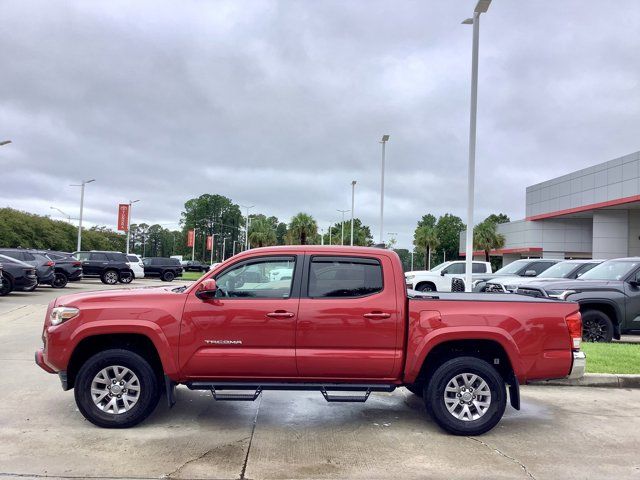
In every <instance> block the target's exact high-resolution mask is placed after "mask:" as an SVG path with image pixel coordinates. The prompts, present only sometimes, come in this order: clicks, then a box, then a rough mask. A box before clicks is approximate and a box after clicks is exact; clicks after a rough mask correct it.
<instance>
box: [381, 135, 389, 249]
mask: <svg viewBox="0 0 640 480" xmlns="http://www.w3.org/2000/svg"><path fill="white" fill-rule="evenodd" d="M388 141H389V135H383V136H382V141H380V143H381V144H382V174H381V175H380V243H381V244H383V243H384V161H385V158H384V157H385V147H386V146H387V142H388Z"/></svg>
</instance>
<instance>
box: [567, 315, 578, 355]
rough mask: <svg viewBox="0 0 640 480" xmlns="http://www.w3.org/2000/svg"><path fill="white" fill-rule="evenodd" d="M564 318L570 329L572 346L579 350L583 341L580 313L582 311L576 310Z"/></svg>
mask: <svg viewBox="0 0 640 480" xmlns="http://www.w3.org/2000/svg"><path fill="white" fill-rule="evenodd" d="M564 320H565V322H566V323H567V328H568V330H569V338H570V340H571V348H572V349H574V350H579V349H580V344H581V343H582V315H580V312H575V313H572V314H571V315H569V316H568V317H567V318H565V319H564Z"/></svg>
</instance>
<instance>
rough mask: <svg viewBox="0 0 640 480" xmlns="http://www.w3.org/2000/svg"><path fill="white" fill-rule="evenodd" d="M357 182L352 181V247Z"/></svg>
mask: <svg viewBox="0 0 640 480" xmlns="http://www.w3.org/2000/svg"><path fill="white" fill-rule="evenodd" d="M356 183H357V182H356V181H355V180H352V181H351V246H352V247H353V211H354V210H355V201H356Z"/></svg>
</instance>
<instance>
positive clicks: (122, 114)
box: [0, 0, 640, 247]
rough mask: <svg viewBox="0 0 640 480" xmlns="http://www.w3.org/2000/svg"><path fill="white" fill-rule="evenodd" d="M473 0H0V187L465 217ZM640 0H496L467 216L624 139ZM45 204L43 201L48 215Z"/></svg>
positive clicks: (143, 213)
mask: <svg viewBox="0 0 640 480" xmlns="http://www.w3.org/2000/svg"><path fill="white" fill-rule="evenodd" d="M474 6H475V0H457V1H444V0H442V1H438V2H436V1H428V2H427V1H415V2H413V1H402V2H389V1H370V0H367V1H364V0H362V1H348V2H347V1H327V0H323V1H311V0H308V1H295V2H285V1H272V2H268V1H257V0H256V1H238V0H233V1H229V2H221V1H208V2H207V1H191V2H188V1H174V2H161V1H148V2H144V1H136V2H130V1H120V2H119V1H103V2H94V1H91V2H88V1H77V2H73V1H64V2H63V1H59V2H56V1H49V0H47V1H40V2H37V1H25V0H19V1H8V0H7V1H4V2H2V3H1V4H0V18H1V19H2V28H0V46H1V47H0V69H1V70H0V72H1V73H0V86H1V89H0V140H4V139H11V140H12V141H13V144H11V145H8V146H4V147H0V206H10V207H12V208H17V209H21V210H26V211H30V212H34V213H40V214H52V216H56V212H53V211H52V210H50V206H55V207H58V208H60V209H62V210H64V211H66V212H68V213H69V214H71V215H73V216H77V211H78V203H79V191H78V189H77V188H73V187H69V186H68V185H69V184H70V183H78V181H79V180H81V179H83V178H85V179H86V178H95V179H96V183H93V184H91V185H89V186H88V187H87V192H86V199H85V216H86V220H87V221H88V222H89V223H90V224H100V225H103V224H104V225H108V226H110V227H112V228H115V224H116V211H117V204H118V203H120V202H126V201H128V200H129V199H137V198H139V199H141V202H140V203H139V204H137V205H136V207H135V210H134V219H133V221H135V222H139V221H147V222H149V223H151V222H153V223H156V222H157V223H162V224H167V227H170V228H175V227H177V225H171V223H172V222H177V221H178V219H179V214H180V212H181V210H182V207H183V204H184V202H185V201H186V200H187V199H189V198H191V197H194V196H198V195H200V194H202V193H218V194H222V195H226V196H228V197H230V198H232V199H233V200H234V201H235V202H237V203H240V204H255V205H256V206H257V207H256V209H257V211H259V212H262V213H265V214H267V215H276V216H277V217H279V218H280V219H281V220H284V221H288V219H289V218H290V217H291V216H292V215H294V214H295V213H297V212H298V211H305V212H308V213H310V214H312V215H313V216H314V217H315V218H316V219H317V220H318V221H319V223H320V225H321V226H323V227H325V229H326V226H327V225H328V224H329V223H330V222H331V221H336V220H337V219H338V217H339V215H340V214H339V213H338V212H337V211H336V209H348V208H350V206H351V205H350V202H351V187H350V183H351V180H353V179H355V180H357V181H358V184H357V190H356V215H357V216H358V217H360V218H362V219H363V221H364V222H365V223H366V224H368V225H370V226H371V228H372V231H373V232H375V234H376V238H377V232H378V228H379V226H378V225H379V219H378V215H379V188H380V144H379V143H378V141H379V139H380V137H381V135H382V134H385V133H388V134H390V135H391V140H390V141H389V144H388V147H387V176H386V196H385V228H384V230H385V232H397V233H398V244H399V246H402V247H408V246H409V245H410V244H411V239H412V234H413V230H414V228H415V224H416V222H417V220H418V219H419V217H420V216H422V215H423V214H425V213H429V212H431V213H434V214H436V215H439V214H444V213H446V212H451V213H454V214H456V215H459V216H461V217H463V219H464V216H465V208H466V207H465V205H466V162H467V154H468V153H467V152H468V150H467V142H468V116H469V90H470V64H471V31H472V29H471V27H470V26H465V25H461V24H460V22H461V21H462V20H463V19H465V18H466V17H468V16H470V14H471V12H472V11H473V7H474ZM639 29H640V2H638V1H637V0H627V1H616V2H604V3H603V2H602V1H587V0H580V1H577V0H576V1H556V0H547V1H541V0H538V1H533V0H532V1H528V2H522V1H515V0H494V2H493V4H492V5H491V8H490V10H489V12H488V13H487V14H486V15H483V17H482V22H481V40H480V82H479V85H480V87H479V109H478V157H477V158H478V166H477V173H478V182H477V190H476V191H477V217H476V218H477V219H482V218H484V217H485V216H486V215H487V214H488V213H491V212H505V213H507V214H508V215H510V216H511V217H512V218H513V219H517V218H521V217H523V216H524V207H525V205H524V203H525V196H524V195H525V187H526V186H527V185H530V184H533V183H536V182H539V181H543V180H545V179H548V178H552V177H555V176H557V175H560V174H563V173H568V172H571V171H573V170H576V169H579V168H582V167H585V166H588V165H592V164H596V163H600V162H602V161H605V160H609V159H611V158H615V157H618V156H621V155H625V154H627V153H630V152H633V151H636V150H638V149H640V135H639V132H640V124H639V121H638V120H639V118H640V85H639V79H640V56H639V55H638V52H640V35H639V34H638V31H639ZM58 217H60V216H59V215H58Z"/></svg>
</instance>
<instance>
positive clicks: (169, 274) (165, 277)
mask: <svg viewBox="0 0 640 480" xmlns="http://www.w3.org/2000/svg"><path fill="white" fill-rule="evenodd" d="M174 278H176V276H175V275H174V273H173V272H172V271H170V270H167V271H166V272H164V273H163V274H162V280H163V281H164V282H172V281H173V279H174Z"/></svg>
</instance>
